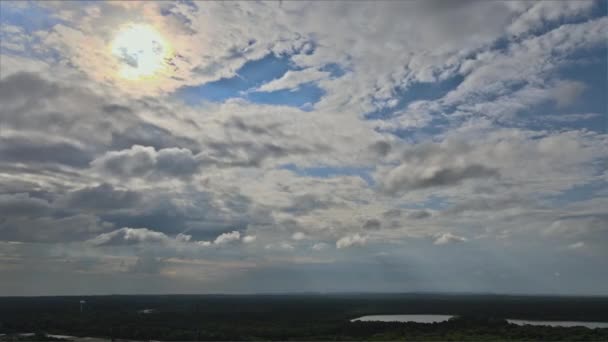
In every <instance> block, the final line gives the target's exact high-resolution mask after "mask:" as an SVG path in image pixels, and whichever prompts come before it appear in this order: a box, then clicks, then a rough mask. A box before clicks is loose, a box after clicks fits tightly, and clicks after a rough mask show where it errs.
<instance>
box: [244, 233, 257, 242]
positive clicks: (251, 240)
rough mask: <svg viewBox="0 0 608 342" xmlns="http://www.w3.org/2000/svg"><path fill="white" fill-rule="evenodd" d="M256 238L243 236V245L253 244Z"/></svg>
mask: <svg viewBox="0 0 608 342" xmlns="http://www.w3.org/2000/svg"><path fill="white" fill-rule="evenodd" d="M256 239H257V237H256V236H255V235H245V236H244V237H243V243H254V242H255V240H256Z"/></svg>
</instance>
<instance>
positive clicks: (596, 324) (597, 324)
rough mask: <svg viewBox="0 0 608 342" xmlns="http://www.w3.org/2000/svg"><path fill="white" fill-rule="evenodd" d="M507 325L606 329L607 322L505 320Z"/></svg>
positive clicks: (607, 326)
mask: <svg viewBox="0 0 608 342" xmlns="http://www.w3.org/2000/svg"><path fill="white" fill-rule="evenodd" d="M507 321H508V322H509V323H513V324H517V325H526V324H530V325H548V326H551V327H579V326H583V327H587V328H591V329H594V328H608V322H583V321H580V322H578V321H528V320H525V319H507Z"/></svg>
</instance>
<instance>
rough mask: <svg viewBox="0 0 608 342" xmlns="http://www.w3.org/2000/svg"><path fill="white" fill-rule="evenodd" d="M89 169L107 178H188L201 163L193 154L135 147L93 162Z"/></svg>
mask: <svg viewBox="0 0 608 342" xmlns="http://www.w3.org/2000/svg"><path fill="white" fill-rule="evenodd" d="M91 166H92V167H93V168H95V169H98V170H100V171H102V172H105V173H107V174H108V175H112V176H118V177H141V178H143V177H147V176H156V177H177V178H181V177H189V176H191V175H192V174H194V173H195V172H196V171H197V170H198V168H199V166H200V163H199V162H198V161H197V160H196V158H195V156H194V155H193V154H192V151H190V150H187V149H181V148H166V149H161V150H159V151H156V150H155V149H154V148H153V147H149V146H139V145H135V146H133V147H131V148H130V149H128V150H122V151H111V152H108V153H106V154H105V155H103V156H101V157H99V158H96V159H95V160H93V161H92V162H91Z"/></svg>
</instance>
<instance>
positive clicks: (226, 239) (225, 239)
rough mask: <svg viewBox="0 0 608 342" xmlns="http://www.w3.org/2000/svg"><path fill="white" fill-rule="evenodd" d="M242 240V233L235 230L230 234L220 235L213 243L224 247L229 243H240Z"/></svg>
mask: <svg viewBox="0 0 608 342" xmlns="http://www.w3.org/2000/svg"><path fill="white" fill-rule="evenodd" d="M240 239H241V233H240V232H238V231H236V230H235V231H232V232H229V233H223V234H221V235H219V236H218V237H217V238H215V241H214V242H213V243H214V244H216V245H224V244H227V243H231V242H235V241H238V240H240Z"/></svg>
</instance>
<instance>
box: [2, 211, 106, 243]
mask: <svg viewBox="0 0 608 342" xmlns="http://www.w3.org/2000/svg"><path fill="white" fill-rule="evenodd" d="M112 228H113V226H112V224H110V223H108V222H104V221H102V220H101V219H100V218H98V217H97V216H95V215H89V214H76V215H68V216H54V215H50V216H39V217H36V216H33V215H30V216H21V217H8V218H5V219H4V220H2V221H0V240H4V241H21V242H50V243H57V242H59V243H63V242H72V241H83V240H86V239H89V238H91V237H93V236H95V235H96V234H99V233H101V232H103V231H106V230H109V229H112Z"/></svg>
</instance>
